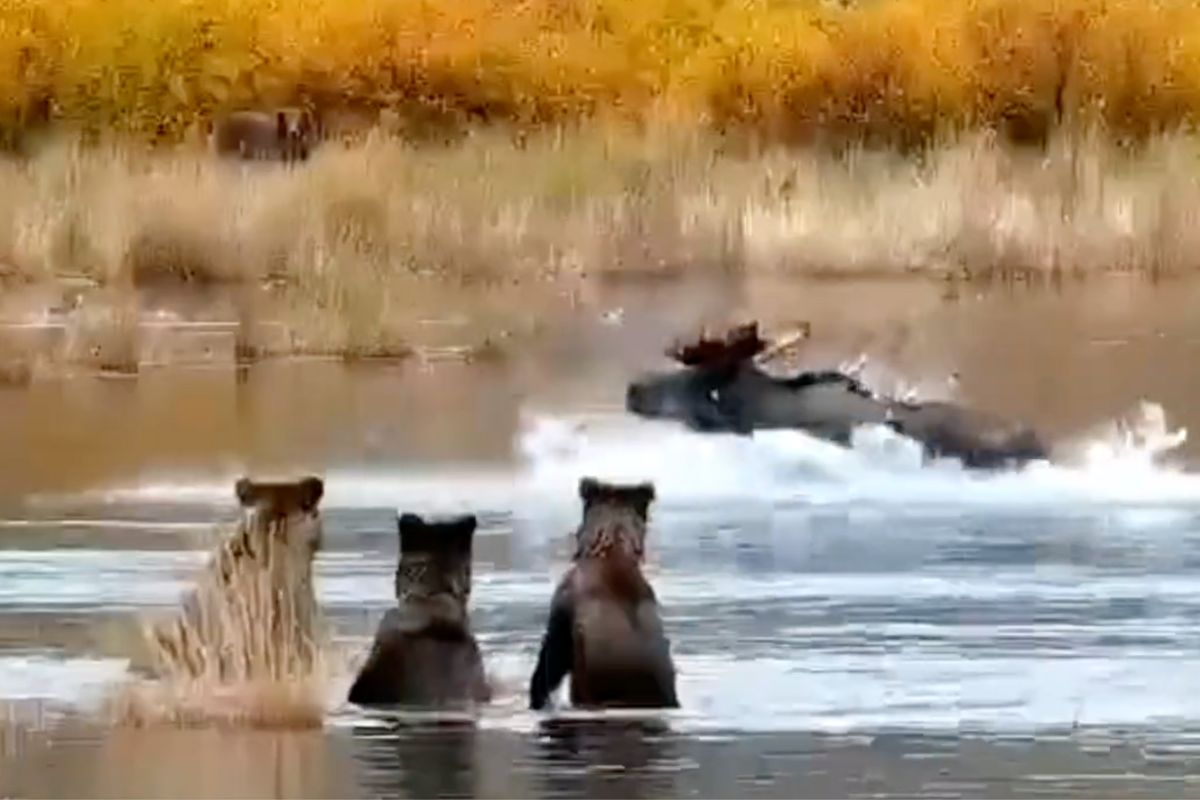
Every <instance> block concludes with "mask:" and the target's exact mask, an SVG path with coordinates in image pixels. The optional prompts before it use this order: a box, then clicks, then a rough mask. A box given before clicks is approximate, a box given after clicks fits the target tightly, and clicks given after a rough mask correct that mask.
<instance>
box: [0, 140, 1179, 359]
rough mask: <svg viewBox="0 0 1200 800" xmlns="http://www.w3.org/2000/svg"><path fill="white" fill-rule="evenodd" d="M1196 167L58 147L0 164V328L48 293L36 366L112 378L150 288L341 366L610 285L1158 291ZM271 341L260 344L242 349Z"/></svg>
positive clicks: (681, 146)
mask: <svg viewBox="0 0 1200 800" xmlns="http://www.w3.org/2000/svg"><path fill="white" fill-rule="evenodd" d="M1198 155H1200V151H1198V150H1197V147H1196V142H1195V141H1194V140H1192V139H1190V138H1188V137H1183V136H1163V137H1157V138H1155V139H1154V140H1152V141H1150V142H1149V143H1148V145H1147V147H1146V148H1144V149H1143V150H1141V151H1139V152H1138V153H1136V154H1131V153H1129V152H1128V151H1125V150H1123V149H1121V148H1119V147H1116V146H1114V145H1112V144H1111V143H1109V142H1107V141H1106V140H1105V139H1104V137H1102V136H1099V135H1093V136H1080V137H1075V138H1067V137H1063V138H1059V139H1055V140H1054V141H1052V143H1051V146H1050V148H1049V150H1048V152H1047V153H1046V154H1045V155H1043V154H1041V153H1038V154H1031V153H1029V152H1026V151H1020V150H1013V149H1011V148H1008V147H1006V146H1004V145H1003V144H1001V143H999V142H998V141H997V139H996V137H995V136H991V135H988V134H979V135H974V136H964V137H958V138H955V139H950V140H946V141H945V143H944V144H942V145H940V146H938V147H936V148H934V149H932V150H930V151H929V153H928V154H927V155H926V157H925V158H924V159H922V160H912V159H906V158H904V157H902V156H900V155H897V154H895V153H892V152H887V151H868V150H863V149H856V150H853V151H850V152H849V153H848V154H845V155H842V156H840V157H839V156H833V155H830V154H829V153H828V151H825V150H823V149H816V148H814V149H800V150H796V149H789V150H782V149H777V150H770V151H765V152H763V153H760V154H758V155H754V156H749V155H743V154H738V153H731V152H729V151H728V150H725V149H723V147H722V144H721V141H720V140H719V139H713V138H712V137H706V136H702V135H695V134H686V135H680V134H677V133H672V132H664V133H662V134H661V135H641V136H637V137H628V136H614V135H612V134H611V132H604V131H601V130H595V129H593V130H583V131H578V132H576V133H573V134H570V135H567V134H557V135H549V134H548V135H545V136H539V137H532V138H529V139H527V140H525V141H524V142H522V143H520V144H514V143H513V142H511V141H510V140H508V139H507V138H506V137H502V136H495V137H489V136H486V135H483V134H481V135H479V136H476V137H473V138H471V139H470V140H468V141H467V142H465V143H464V144H462V145H460V146H457V147H453V148H435V149H430V148H421V147H412V146H409V145H406V144H405V143H404V142H403V141H402V140H399V139H396V138H393V137H389V136H387V135H385V134H384V133H383V132H380V131H374V132H372V134H371V135H370V136H368V137H367V139H366V141H364V142H363V143H361V144H359V145H356V146H353V147H349V148H341V147H337V146H333V145H329V146H326V147H324V148H322V149H320V150H318V152H317V154H316V155H315V157H314V158H313V159H312V160H311V161H310V162H308V163H307V164H306V165H303V166H302V167H300V168H297V169H295V170H287V169H283V168H281V167H279V166H278V165H272V164H262V165H252V166H250V167H248V168H243V167H242V166H240V165H236V164H231V163H227V162H221V161H218V160H216V159H213V158H211V157H209V156H206V155H203V154H198V153H195V152H191V151H188V150H181V149H174V150H171V149H168V150H158V151H151V152H146V151H144V150H141V149H138V148H136V147H133V148H130V147H126V148H113V149H110V148H87V147H81V146H79V145H78V144H70V143H66V144H61V145H59V146H55V147H48V148H47V149H45V150H44V151H42V152H41V153H40V154H39V155H38V156H37V157H35V158H34V159H32V160H20V161H18V160H11V161H0V182H3V184H4V185H5V187H6V192H5V193H4V194H3V196H0V205H3V210H4V211H5V212H6V213H5V214H4V215H3V217H0V218H3V219H6V220H8V221H9V224H8V225H7V226H3V225H0V282H2V283H3V284H4V286H5V287H6V288H5V289H4V291H3V293H0V320H9V321H11V320H12V319H14V318H17V317H24V318H26V319H28V313H30V312H33V311H36V310H37V309H32V308H29V307H26V308H24V309H22V308H21V307H20V304H19V303H17V302H16V301H11V302H9V303H7V305H6V303H5V302H4V300H5V299H8V300H11V299H12V298H14V297H16V296H17V295H19V294H20V293H21V292H26V293H30V292H33V293H36V290H38V289H40V288H42V287H48V288H47V291H46V293H45V294H46V296H50V297H51V298H52V300H51V301H47V302H44V303H43V305H42V310H45V309H46V308H47V307H51V306H54V305H58V306H59V307H60V311H61V314H60V316H59V318H60V319H65V320H68V322H66V323H64V324H65V325H67V327H70V328H71V330H72V331H74V332H75V334H74V335H65V336H63V337H59V338H60V340H59V342H58V344H57V345H55V347H58V348H59V352H58V354H57V355H56V356H55V358H56V359H57V360H58V361H60V362H63V363H76V364H91V365H93V366H104V365H105V364H104V362H111V363H109V364H108V367H109V369H114V370H115V371H122V369H123V368H121V367H120V365H121V364H125V365H126V366H127V367H128V366H129V362H130V360H131V356H130V355H129V351H130V348H132V347H134V339H135V338H136V336H137V335H138V334H137V328H138V325H137V324H136V323H137V320H138V318H139V314H142V313H144V311H145V309H146V307H147V303H150V304H151V305H152V301H147V300H146V299H145V298H146V297H148V296H149V297H153V296H154V295H155V293H160V294H161V293H168V294H169V293H172V292H173V293H175V294H185V295H186V294H189V293H192V294H196V295H203V294H205V293H212V292H214V291H226V292H227V293H228V291H227V290H229V289H230V288H231V287H234V288H238V290H239V291H240V292H241V295H239V294H238V293H237V292H233V294H232V295H231V296H233V297H240V296H244V297H245V298H247V299H245V300H244V301H242V300H235V301H234V303H233V307H232V308H231V309H229V310H228V311H227V316H226V317H225V318H226V319H237V320H240V321H242V322H243V323H245V324H244V325H243V326H242V328H243V330H242V331H241V333H240V334H239V336H240V337H241V338H239V339H238V342H237V347H239V348H241V349H242V350H243V351H246V352H251V351H253V352H255V353H257V354H258V355H261V356H271V355H288V354H307V355H335V356H341V357H346V358H350V359H353V358H366V357H372V356H387V357H402V356H404V355H406V354H409V353H410V352H411V351H412V350H413V349H414V347H420V346H421V345H422V342H421V341H420V338H421V337H420V335H419V334H418V333H417V332H416V331H415V330H414V325H415V323H416V322H417V321H419V319H421V318H424V317H429V316H436V315H443V316H445V315H459V316H463V317H466V318H468V319H469V320H470V322H471V324H470V325H469V326H467V327H468V328H469V330H470V335H469V336H468V337H467V340H464V341H455V342H450V343H447V344H449V345H453V346H460V347H462V348H464V349H463V352H467V351H468V350H470V349H471V348H476V347H482V348H483V349H484V350H486V349H488V348H489V347H493V346H494V345H496V344H497V341H498V339H499V338H502V337H504V338H511V337H512V335H513V334H514V333H516V334H521V332H522V331H525V332H528V331H529V330H531V329H532V328H533V327H536V322H537V321H538V320H539V319H541V318H543V317H544V316H545V315H547V314H550V313H552V312H553V311H554V310H555V309H562V308H566V307H572V308H578V307H584V308H587V307H594V308H595V309H596V310H600V308H601V307H602V306H603V297H604V292H605V287H606V286H609V285H610V284H612V283H613V282H614V281H615V282H621V281H625V282H628V281H655V282H662V281H671V280H675V279H679V278H684V277H689V276H696V275H719V276H723V277H726V278H733V279H740V278H763V277H768V278H773V279H782V280H786V279H791V278H805V279H811V278H814V277H822V278H847V279H862V278H864V277H893V278H894V277H902V276H907V277H919V278H922V279H929V280H937V281H943V282H948V283H952V284H958V283H973V284H977V285H978V284H985V283H989V282H993V281H996V280H1026V281H1030V282H1037V281H1040V280H1043V279H1046V278H1048V277H1055V278H1071V277H1087V276H1094V275H1097V274H1100V273H1106V272H1111V271H1114V270H1115V271H1122V272H1132V273H1136V274H1139V275H1144V276H1149V277H1166V276H1175V275H1180V274H1184V273H1187V272H1190V271H1192V270H1193V268H1194V267H1195V266H1196V265H1197V263H1196V261H1195V256H1194V253H1195V252H1198V250H1197V247H1196V245H1197V242H1195V241H1194V240H1196V239H1198V238H1200V229H1198V228H1197V226H1196V225H1195V224H1194V223H1193V217H1194V211H1193V210H1192V209H1195V208H1200V183H1198V182H1197V180H1196V177H1197V175H1198V170H1197V167H1198V166H1200V161H1198V160H1197V156H1198ZM65 276H69V277H70V278H71V280H72V281H73V282H74V283H75V284H79V285H82V286H84V287H85V290H83V291H82V292H80V291H76V290H64V289H62V282H63V279H64V277H65ZM264 287H267V288H264ZM65 295H72V297H78V296H84V297H85V298H86V301H85V302H82V303H80V302H79V301H78V300H77V299H72V297H66V298H65V299H64V296H65ZM139 309H140V310H139ZM271 326H275V328H278V329H279V330H282V331H283V333H282V334H278V332H276V333H273V334H270V335H269V336H267V337H266V338H267V339H271V341H270V342H267V341H266V340H263V341H259V342H251V341H248V340H247V338H246V337H245V336H242V335H241V334H244V333H246V331H248V330H250V329H252V328H256V327H257V328H259V329H260V330H261V331H266V329H267V328H269V327H271ZM5 338H8V339H9V341H8V342H5V341H3V340H4V339H5ZM517 340H519V336H518V337H517V339H514V340H512V341H510V342H509V343H510V344H512V343H513V342H515V341H517ZM105 341H107V342H109V343H108V344H104V342H105ZM6 345H7V347H6ZM12 349H14V346H13V345H12V342H11V337H4V336H0V351H4V350H9V351H11V350H12ZM17 349H20V348H17ZM4 360H5V359H4V358H3V357H0V361H4ZM9 360H11V359H9ZM125 371H131V370H125ZM9 382H19V381H9Z"/></svg>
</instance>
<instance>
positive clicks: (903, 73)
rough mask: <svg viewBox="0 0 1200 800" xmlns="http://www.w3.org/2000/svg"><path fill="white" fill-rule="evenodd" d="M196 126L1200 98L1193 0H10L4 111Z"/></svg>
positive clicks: (730, 121)
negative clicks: (227, 115) (337, 112)
mask: <svg viewBox="0 0 1200 800" xmlns="http://www.w3.org/2000/svg"><path fill="white" fill-rule="evenodd" d="M47 101H49V105H50V107H51V108H52V109H53V114H54V116H56V117H58V118H61V119H66V120H69V121H73V122H76V123H80V124H83V125H85V126H88V127H91V128H94V129H98V130H99V129H107V130H115V131H118V132H131V133H138V134H157V135H161V134H163V133H166V134H168V135H177V134H179V133H181V132H182V131H183V130H184V129H185V128H186V127H187V126H188V125H189V124H191V123H192V122H194V121H195V120H196V119H197V118H201V117H205V116H208V115H210V114H211V113H212V112H213V111H214V110H216V109H221V108H231V107H234V106H251V105H275V104H283V103H289V104H290V103H296V102H301V101H310V102H314V103H316V104H317V105H320V106H323V107H326V108H328V107H330V106H335V107H336V106H338V105H341V104H345V105H347V106H350V105H357V106H361V105H367V106H370V107H376V108H378V107H380V106H383V105H390V106H392V107H393V108H395V109H396V110H397V111H398V112H400V114H401V116H404V115H414V114H419V113H431V112H437V113H439V114H442V115H443V116H445V117H446V118H451V119H456V120H457V121H458V122H460V123H462V122H471V121H505V122H515V123H519V124H522V125H526V126H532V125H542V124H550V123H562V122H567V121H571V120H577V119H585V118H597V117H598V118H612V119H615V120H619V121H622V122H629V121H634V122H639V123H644V122H647V121H649V120H651V119H662V118H667V117H669V118H671V119H672V120H673V121H680V120H685V121H691V122H694V123H698V124H708V125H716V126H719V127H726V128H729V127H734V128H736V127H743V128H751V129H754V130H756V131H758V132H759V133H761V134H764V135H766V136H769V137H772V138H791V139H797V138H806V137H813V136H820V135H832V136H834V137H836V138H844V137H861V136H866V137H868V138H875V139H882V140H887V141H890V142H915V141H921V140H923V139H924V138H926V137H928V136H930V135H932V134H934V133H937V132H939V131H941V130H943V129H947V128H950V129H954V128H960V127H963V126H970V125H978V124H1005V125H1010V126H1011V125H1017V126H1023V129H1024V130H1026V132H1027V134H1028V135H1033V136H1036V135H1038V134H1039V131H1041V132H1043V133H1044V129H1045V128H1047V127H1048V126H1052V125H1053V124H1056V123H1057V122H1058V121H1060V117H1064V118H1069V119H1083V120H1086V121H1089V122H1099V123H1103V124H1104V125H1106V126H1107V127H1108V128H1109V130H1110V131H1111V132H1112V133H1114V134H1117V135H1122V136H1134V137H1138V136H1143V135H1145V134H1147V133H1149V132H1152V131H1154V130H1156V129H1160V128H1163V127H1174V126H1178V125H1181V124H1191V123H1192V122H1193V121H1194V120H1195V117H1196V115H1197V110H1200V7H1196V6H1195V5H1193V4H1190V3H1185V2H1183V1H1182V0H870V2H865V3H864V4H863V5H860V6H857V7H854V8H839V7H835V6H832V5H826V4H822V3H820V2H819V0H737V2H733V1H732V0H286V2H284V0H156V2H148V0H8V2H5V3H4V4H2V5H0V127H3V128H4V129H5V130H12V129H14V128H18V129H19V128H21V127H22V126H25V125H28V124H30V123H31V122H32V121H33V120H34V119H35V118H37V117H38V115H39V113H40V112H39V109H44V107H45V106H46V105H47Z"/></svg>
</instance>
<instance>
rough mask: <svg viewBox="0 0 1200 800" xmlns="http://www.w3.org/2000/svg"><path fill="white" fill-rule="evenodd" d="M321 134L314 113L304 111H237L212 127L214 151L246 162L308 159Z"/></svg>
mask: <svg viewBox="0 0 1200 800" xmlns="http://www.w3.org/2000/svg"><path fill="white" fill-rule="evenodd" d="M319 139H320V133H319V130H318V125H317V124H316V122H315V120H314V118H313V115H312V114H311V113H309V112H308V111H305V110H290V109H289V110H279V111H276V112H275V113H274V114H267V113H264V112H261V111H234V112H232V113H230V114H228V115H226V116H224V117H221V118H219V119H218V120H217V121H216V122H214V123H213V126H212V134H211V144H212V149H213V152H214V153H216V154H217V155H218V156H221V157H223V158H239V159H242V160H244V161H283V162H284V163H289V164H290V163H295V162H298V161H307V160H308V158H309V156H310V155H311V153H312V151H313V150H315V149H316V146H317V144H318V141H319Z"/></svg>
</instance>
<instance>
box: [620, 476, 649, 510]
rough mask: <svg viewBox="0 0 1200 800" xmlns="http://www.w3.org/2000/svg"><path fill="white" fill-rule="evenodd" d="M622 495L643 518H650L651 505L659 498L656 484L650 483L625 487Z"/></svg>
mask: <svg viewBox="0 0 1200 800" xmlns="http://www.w3.org/2000/svg"><path fill="white" fill-rule="evenodd" d="M621 493H622V495H624V499H626V500H628V501H629V503H630V505H632V506H633V507H634V508H635V509H637V512H638V514H640V515H641V516H643V517H646V516H649V514H650V505H651V503H653V502H654V501H655V499H656V498H657V496H658V493H657V492H656V491H655V490H654V484H653V483H651V482H650V481H645V482H643V483H639V484H636V485H634V486H627V487H624V488H623V489H622V492H621Z"/></svg>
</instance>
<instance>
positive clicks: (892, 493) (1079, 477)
mask: <svg viewBox="0 0 1200 800" xmlns="http://www.w3.org/2000/svg"><path fill="white" fill-rule="evenodd" d="M1131 417H1132V419H1133V422H1132V423H1131V422H1124V423H1113V424H1110V425H1108V426H1107V427H1106V428H1105V429H1103V430H1100V431H1098V432H1096V433H1095V434H1094V435H1093V436H1091V437H1088V438H1085V439H1083V440H1081V441H1079V442H1076V443H1074V446H1073V447H1064V448H1063V450H1064V452H1068V453H1071V454H1072V460H1071V462H1070V463H1066V464H1056V465H1051V464H1048V463H1044V462H1038V463H1034V464H1031V465H1029V466H1028V467H1027V468H1026V469H1024V470H1022V471H1019V472H1001V473H982V472H971V471H967V470H964V469H963V468H962V467H961V466H960V465H958V464H957V463H956V462H952V461H950V462H942V463H936V464H931V465H922V463H921V456H920V452H919V448H918V447H917V445H916V444H915V443H913V442H912V441H910V440H908V439H905V438H903V437H900V436H898V435H896V434H895V433H893V432H892V431H890V430H887V429H886V428H882V427H875V426H868V427H863V428H861V429H859V430H858V431H857V432H856V433H855V436H854V438H853V446H852V447H850V448H841V447H838V446H836V445H833V444H830V443H828V442H823V441H819V440H817V439H814V438H813V437H810V436H808V435H806V434H803V433H800V432H796V431H770V432H759V433H757V434H755V435H754V436H752V437H737V436H729V435H699V434H695V433H692V432H689V431H686V430H684V429H682V428H681V427H679V426H677V425H674V424H671V423H658V422H647V421H643V420H639V419H634V418H631V417H629V416H626V415H623V414H619V413H610V414H599V415H596V414H593V415H587V416H546V415H539V414H536V413H532V414H527V415H526V417H525V420H524V424H523V425H522V427H521V430H520V432H519V434H518V436H517V441H516V443H515V449H516V457H517V463H516V466H515V468H513V469H509V470H502V469H492V470H445V471H441V472H440V473H438V472H435V473H431V472H430V471H428V470H409V471H387V470H370V471H367V470H359V469H341V468H335V469H331V470H329V471H328V472H327V473H326V475H325V480H326V495H325V505H326V507H327V508H403V509H411V510H414V511H424V512H426V513H451V512H455V511H463V510H473V511H513V512H515V513H517V514H518V515H526V514H540V513H542V512H543V511H544V510H546V509H553V508H558V509H568V508H574V506H575V504H576V503H577V500H576V498H575V491H576V486H577V482H578V480H579V478H580V476H582V475H594V476H596V477H600V478H606V479H609V480H622V481H634V480H652V481H654V482H655V484H656V487H657V490H658V497H659V501H658V505H659V507H661V508H672V507H675V508H680V507H683V508H688V507H712V506H714V505H721V504H726V503H743V504H745V503H752V504H762V505H778V504H780V503H790V504H808V505H854V506H855V507H859V508H862V507H864V506H870V505H879V506H893V507H894V506H903V507H905V508H914V507H922V508H929V509H935V508H939V507H942V508H971V507H974V508H980V509H986V510H988V511H989V512H992V513H998V512H1003V511H1004V510H1005V509H1011V510H1017V511H1020V510H1030V509H1041V510H1050V509H1055V508H1058V509H1064V510H1067V509H1070V510H1075V511H1078V510H1080V508H1081V507H1083V506H1091V507H1095V506H1105V507H1108V508H1112V507H1119V506H1134V507H1142V508H1145V507H1160V508H1161V507H1165V506H1174V507H1194V506H1200V474H1196V473H1191V472H1187V471H1184V470H1183V469H1180V468H1178V467H1176V466H1173V465H1172V464H1170V463H1168V461H1169V456H1170V454H1171V452H1172V451H1173V450H1175V449H1176V448H1178V447H1179V446H1180V445H1181V444H1182V443H1183V441H1184V440H1185V439H1186V435H1187V432H1186V431H1185V430H1174V431H1173V430H1170V429H1169V428H1168V426H1167V421H1166V415H1165V413H1164V412H1163V409H1162V408H1161V407H1160V406H1157V405H1155V404H1151V403H1143V404H1141V405H1140V406H1139V407H1138V408H1137V409H1135V411H1134V412H1133V414H1132V415H1131ZM235 479H236V475H235V474H234V473H230V474H229V475H226V476H223V477H222V478H220V479H219V480H213V479H212V478H211V477H209V478H207V479H202V480H195V479H189V478H187V477H186V476H181V477H180V478H178V479H175V480H166V481H164V480H153V481H151V480H146V481H138V482H135V483H133V484H132V485H127V486H117V487H109V488H106V489H103V490H97V491H93V492H88V493H85V494H84V495H83V496H82V499H90V500H95V501H101V502H132V503H204V504H211V505H217V506H227V505H232V504H233V497H232V489H231V487H232V484H233V481H234V480H235ZM42 499H43V500H46V499H47V498H42Z"/></svg>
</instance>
